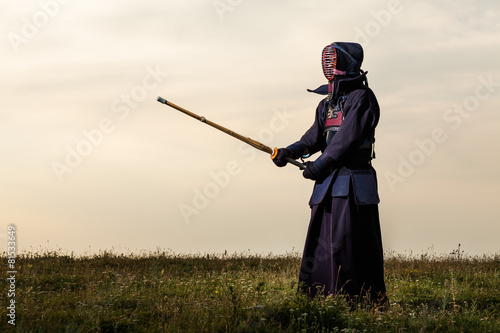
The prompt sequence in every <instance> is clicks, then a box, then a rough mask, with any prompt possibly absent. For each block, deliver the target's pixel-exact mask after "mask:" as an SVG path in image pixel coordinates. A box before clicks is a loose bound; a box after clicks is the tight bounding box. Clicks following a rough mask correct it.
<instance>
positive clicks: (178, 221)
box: [0, 0, 500, 255]
mask: <svg viewBox="0 0 500 333" xmlns="http://www.w3.org/2000/svg"><path fill="white" fill-rule="evenodd" d="M0 9H1V11H0V22H2V24H1V34H2V36H3V38H2V39H1V44H0V47H1V52H2V60H3V61H2V62H1V63H0V70H1V73H2V78H3V80H1V82H0V85H1V87H0V89H1V91H2V99H1V100H0V105H1V108H0V137H1V142H2V143H1V145H0V147H1V148H0V149H1V153H2V156H3V163H1V165H0V175H1V177H0V209H1V212H2V222H1V224H0V228H1V230H0V241H1V243H2V244H4V245H3V247H4V248H5V247H6V243H5V241H6V231H7V226H8V225H9V224H14V225H15V226H16V227H17V242H18V243H17V244H18V247H19V249H20V250H24V251H37V250H40V249H52V250H59V249H61V250H62V251H65V252H68V253H69V252H72V251H73V252H75V253H95V252H97V251H99V250H110V249H114V250H115V251H117V252H120V251H121V252H138V251H150V250H154V249H156V248H160V249H170V250H171V251H174V252H177V253H198V252H199V253H207V252H223V251H225V250H227V251H228V252H229V253H234V252H237V253H241V252H244V251H250V252H252V253H269V252H272V253H285V252H290V251H295V252H301V251H302V248H303V244H304V240H305V236H306V231H307V227H308V223H309V214H310V209H309V207H308V205H307V202H308V200H309V196H310V194H311V191H312V187H313V182H311V181H309V180H306V179H304V178H303V177H302V175H301V172H300V171H299V170H298V169H297V168H296V167H294V166H287V167H286V168H277V167H275V166H274V164H273V163H272V162H271V160H270V159H269V156H267V155H266V154H265V153H263V152H260V151H257V150H254V149H253V148H251V147H249V146H245V145H244V144H241V143H240V142H239V141H237V140H235V139H233V138H231V137H229V136H227V135H225V134H222V133H220V132H217V131H216V130H215V129H213V128H211V127H209V126H207V125H204V124H202V123H200V122H198V121H196V120H194V119H192V118H189V117H187V116H185V115H183V114H181V113H179V112H178V111H175V110H174V109H171V108H169V107H167V106H165V105H162V104H160V103H158V102H157V101H156V97H157V96H162V97H164V98H166V99H168V100H170V101H171V102H173V103H176V104H178V105H180V106H182V107H185V108H187V109H189V110H191V111H192V112H195V113H198V114H200V115H203V116H205V117H206V118H207V119H209V120H212V121H214V122H217V123H219V124H221V125H223V126H225V127H228V128H230V129H232V130H234V131H236V132H238V133H240V134H243V135H246V136H249V137H252V138H254V139H257V140H260V141H262V142H263V143H265V144H267V145H269V146H272V147H274V146H277V147H282V146H286V145H289V144H291V143H293V142H295V141H296V140H298V139H299V138H300V136H301V135H302V134H303V133H304V132H305V131H306V130H307V129H308V128H309V126H310V125H311V124H312V122H313V119H314V111H315V108H316V106H317V103H318V102H319V101H320V100H321V98H322V96H319V95H314V94H310V93H308V92H307V91H306V89H307V88H316V87H317V86H319V85H321V84H324V83H326V82H325V78H324V76H323V74H322V71H321V51H322V49H323V47H324V46H326V45H327V44H329V43H331V42H334V41H357V42H359V43H361V44H362V45H363V47H364V50H365V61H364V62H363V66H362V68H363V69H364V70H366V71H368V72H369V74H368V81H369V84H370V87H371V88H372V89H373V90H374V92H375V94H376V96H377V98H378V100H379V103H380V106H381V119H380V123H379V126H378V128H377V131H376V140H377V141H376V153H377V158H376V160H375V161H374V163H373V164H374V167H375V169H376V170H377V173H378V179H379V192H380V197H381V203H380V217H381V226H382V234H383V244H384V249H385V250H386V251H396V252H399V253H410V252H412V253H416V254H420V253H423V252H434V253H438V254H439V253H449V252H451V251H452V250H453V249H455V248H457V246H458V244H459V243H460V244H461V246H462V249H463V250H464V251H465V252H466V253H468V254H472V255H480V254H491V253H496V252H498V251H499V250H500V246H499V241H498V235H499V234H500V224H499V216H500V173H499V172H498V165H499V163H500V131H499V129H500V115H499V110H498V109H499V105H500V64H499V61H498V59H500V39H499V33H500V3H499V2H498V1H495V0H490V1H466V0H461V1H446V0H443V1H430V0H429V1H411V0H400V1H398V0H391V1H368V0H363V1H356V2H346V1H332V0H330V1H326V0H322V1H305V0H288V1H263V0H253V1H250V0H246V1H245V0H217V1H212V0H203V1H202V0H195V1H154V0H146V1H141V2H137V1H107V2H102V1H96V0H87V1H80V0H64V1H63V0H39V1H23V2H22V3H20V2H13V1H9V2H4V3H2V4H1V5H0ZM316 157H317V156H313V157H312V159H315V158H316ZM2 251H4V250H3V249H2Z"/></svg>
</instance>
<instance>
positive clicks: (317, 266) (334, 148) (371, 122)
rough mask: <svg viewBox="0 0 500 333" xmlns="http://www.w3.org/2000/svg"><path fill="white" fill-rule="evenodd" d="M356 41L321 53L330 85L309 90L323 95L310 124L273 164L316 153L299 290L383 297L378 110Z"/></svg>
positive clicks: (310, 168) (310, 166)
mask: <svg viewBox="0 0 500 333" xmlns="http://www.w3.org/2000/svg"><path fill="white" fill-rule="evenodd" d="M362 61H363V49H362V47H361V45H359V44H357V43H341V42H338V43H332V44H331V45H328V46H327V47H325V48H324V50H323V53H322V63H323V72H324V74H325V76H326V78H327V79H328V81H329V82H328V84H327V85H324V86H321V87H319V88H318V89H316V90H313V91H311V90H309V91H311V92H315V93H319V94H323V95H327V97H326V98H325V99H323V100H322V101H321V102H320V103H319V105H318V107H317V108H316V115H315V120H314V124H313V125H312V126H311V128H309V130H308V131H307V132H306V133H305V134H304V135H303V136H302V138H301V139H300V140H299V141H297V142H295V143H294V144H292V145H290V146H288V147H286V148H281V149H279V150H278V155H277V157H276V158H275V159H274V162H275V164H276V165H278V166H284V165H286V159H285V158H286V157H291V158H293V159H298V158H300V157H303V156H307V155H312V154H314V153H317V152H321V155H320V156H319V157H318V158H317V159H316V160H315V161H314V162H310V161H309V162H306V169H305V170H304V173H303V175H304V177H305V178H308V179H312V180H315V185H314V190H313V193H312V196H311V199H310V201H309V205H310V207H311V220H310V224H309V229H308V232H307V238H306V242H305V247H304V253H303V257H302V262H301V267H300V274H299V285H300V287H299V288H300V290H302V291H304V292H307V293H308V294H309V296H310V297H314V296H315V295H316V294H317V293H318V292H323V293H324V294H325V295H329V294H333V295H337V294H344V295H348V296H349V298H351V299H356V298H358V299H360V298H363V297H369V298H370V300H371V301H374V302H377V301H385V300H386V298H385V293H386V289H385V283H384V267H383V249H382V239H381V232H380V222H379V212H378V203H379V196H378V190H377V178H376V173H375V170H374V169H373V167H372V165H371V159H372V158H374V155H375V154H374V150H373V145H374V142H375V127H376V126H377V123H378V120H379V115H380V110H379V105H378V103H377V99H376V97H375V95H374V93H373V92H372V90H371V89H370V88H369V87H368V83H367V80H366V73H367V72H363V71H362V70H361V67H360V66H361V63H362Z"/></svg>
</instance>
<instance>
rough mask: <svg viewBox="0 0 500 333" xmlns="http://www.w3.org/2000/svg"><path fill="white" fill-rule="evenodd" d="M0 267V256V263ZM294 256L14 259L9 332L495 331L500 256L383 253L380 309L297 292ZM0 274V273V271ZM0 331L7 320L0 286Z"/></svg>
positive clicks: (499, 315) (499, 313) (499, 322)
mask: <svg viewBox="0 0 500 333" xmlns="http://www.w3.org/2000/svg"><path fill="white" fill-rule="evenodd" d="M1 262H2V263H3V264H4V267H7V264H6V262H7V259H6V257H5V254H4V255H3V257H2V261H1ZM299 263H300V258H299V257H298V256H297V255H288V256H280V257H275V256H267V257H261V256H251V255H232V256H222V255H210V256H207V255H205V256H201V255H200V256H186V255H175V254H172V253H150V254H144V255H135V256H134V255H116V254H112V253H101V254H99V255H95V256H92V257H75V256H71V255H63V254H58V253H50V252H49V253H43V254H24V255H21V256H20V257H18V258H17V260H16V269H17V271H18V273H17V276H16V329H17V331H18V332H500V256H499V255H493V256H488V257H486V256H485V257H482V258H468V257H466V256H464V255H463V254H460V252H458V253H454V254H451V255H448V256H439V257H438V256H431V255H423V256H419V257H409V256H400V255H399V256H398V255H389V256H388V258H387V259H386V283H387V288H388V296H389V299H390V302H391V306H390V308H389V309H385V310H383V309H377V308H373V307H370V306H369V305H367V304H363V303H361V304H358V306H354V307H352V306H351V307H350V306H348V305H347V303H346V301H345V300H344V299H343V298H341V297H336V298H335V297H327V298H318V299H315V300H313V301H310V300H309V299H307V298H306V297H304V296H302V295H300V294H297V293H296V288H297V284H296V281H297V274H298V267H299ZM7 270H8V269H5V271H7ZM0 287H1V289H2V290H4V291H5V292H2V296H0V297H1V299H2V301H1V303H2V307H1V310H0V314H1V318H2V320H1V323H0V331H4V330H10V331H14V329H13V327H12V326H10V325H9V324H8V323H7V320H8V317H7V309H6V308H7V298H6V297H5V296H6V293H7V290H8V284H7V281H6V279H5V278H4V279H2V281H1V282H0Z"/></svg>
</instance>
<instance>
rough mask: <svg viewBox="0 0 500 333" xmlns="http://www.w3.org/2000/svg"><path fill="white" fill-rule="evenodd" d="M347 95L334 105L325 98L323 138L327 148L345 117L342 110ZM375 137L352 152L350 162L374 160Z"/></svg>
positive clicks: (371, 137) (344, 112) (372, 135)
mask: <svg viewBox="0 0 500 333" xmlns="http://www.w3.org/2000/svg"><path fill="white" fill-rule="evenodd" d="M347 96H348V95H343V96H340V97H339V98H338V99H337V102H336V103H333V101H331V98H330V96H328V97H327V101H326V103H325V108H326V112H325V113H326V114H325V126H324V132H323V133H324V137H325V143H326V145H327V146H328V145H329V144H330V142H331V141H332V139H333V137H334V136H335V135H336V134H337V133H338V131H339V130H340V128H341V126H342V123H343V121H344V118H345V117H346V110H345V109H344V104H345V101H346V99H347ZM374 143H375V136H374V133H372V134H371V135H370V137H369V138H367V139H366V140H365V141H364V142H363V143H362V144H361V145H360V146H359V147H358V149H356V151H355V152H353V154H352V156H351V160H352V162H369V161H370V160H371V159H373V158H375V150H374Z"/></svg>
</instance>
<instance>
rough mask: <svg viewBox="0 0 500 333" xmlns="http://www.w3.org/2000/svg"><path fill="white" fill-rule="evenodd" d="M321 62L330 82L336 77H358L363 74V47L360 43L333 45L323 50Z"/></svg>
mask: <svg viewBox="0 0 500 333" xmlns="http://www.w3.org/2000/svg"><path fill="white" fill-rule="evenodd" d="M321 62H322V66H323V74H324V75H325V77H326V79H327V80H328V82H331V81H332V80H333V79H334V78H335V77H336V76H341V77H356V76H358V75H360V74H361V73H362V70H361V63H362V62H363V47H362V46H361V45H360V44H358V43H347V42H335V43H331V44H330V45H327V46H326V47H325V48H324V49H323V52H322V54H321Z"/></svg>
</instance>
